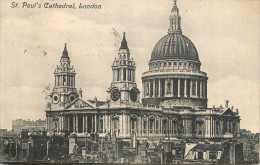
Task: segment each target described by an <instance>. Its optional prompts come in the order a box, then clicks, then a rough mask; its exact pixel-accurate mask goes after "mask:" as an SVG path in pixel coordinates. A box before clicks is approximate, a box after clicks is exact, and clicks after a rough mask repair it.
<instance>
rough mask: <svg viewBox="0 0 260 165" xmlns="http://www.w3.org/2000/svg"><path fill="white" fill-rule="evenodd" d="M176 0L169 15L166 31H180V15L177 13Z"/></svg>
mask: <svg viewBox="0 0 260 165" xmlns="http://www.w3.org/2000/svg"><path fill="white" fill-rule="evenodd" d="M176 2H177V0H174V5H173V7H172V11H171V16H170V27H169V29H168V33H181V17H180V15H179V9H178V7H177V3H176Z"/></svg>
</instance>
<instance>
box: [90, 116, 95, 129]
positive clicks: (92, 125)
mask: <svg viewBox="0 0 260 165" xmlns="http://www.w3.org/2000/svg"><path fill="white" fill-rule="evenodd" d="M91 120H92V124H91V127H92V128H91V133H94V132H95V130H94V129H95V126H94V115H91Z"/></svg>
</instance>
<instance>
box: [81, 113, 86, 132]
mask: <svg viewBox="0 0 260 165" xmlns="http://www.w3.org/2000/svg"><path fill="white" fill-rule="evenodd" d="M85 117H86V116H85V115H83V119H82V120H83V121H82V125H83V131H82V132H83V133H85V120H86V119H85Z"/></svg>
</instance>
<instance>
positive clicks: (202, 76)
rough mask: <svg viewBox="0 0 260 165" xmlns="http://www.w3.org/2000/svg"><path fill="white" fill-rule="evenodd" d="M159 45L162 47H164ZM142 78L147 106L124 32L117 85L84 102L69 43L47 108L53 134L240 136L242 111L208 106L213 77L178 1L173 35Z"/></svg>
mask: <svg viewBox="0 0 260 165" xmlns="http://www.w3.org/2000/svg"><path fill="white" fill-rule="evenodd" d="M158 43H159V44H158ZM158 43H157V44H156V46H155V48H154V50H153V53H152V56H151V60H150V62H149V71H148V72H145V73H143V75H142V91H143V93H142V103H140V102H139V100H140V91H139V89H138V87H137V84H136V82H135V70H136V65H135V62H134V60H133V58H131V57H130V50H129V48H128V45H127V41H126V37H125V34H124V37H123V40H122V43H121V47H120V49H119V52H118V58H115V60H114V62H113V63H112V71H113V75H112V82H111V86H110V87H109V88H108V90H107V96H108V97H107V100H106V101H103V102H102V101H98V100H97V98H95V99H94V100H84V99H83V98H82V91H81V90H79V91H77V89H76V88H75V74H76V73H75V70H74V69H73V68H72V67H70V58H69V56H68V52H67V47H66V45H65V48H64V51H63V55H62V57H61V61H60V66H58V67H57V69H56V70H55V73H54V75H55V86H54V88H53V92H52V93H51V94H50V102H49V103H48V106H47V108H46V118H47V130H48V131H49V133H53V132H56V133H58V134H66V133H74V134H77V136H78V137H80V136H82V137H84V136H89V135H90V134H91V133H98V134H99V137H105V136H106V135H107V134H110V133H115V134H116V136H117V137H118V138H123V139H131V137H132V136H133V135H135V136H136V137H137V139H138V138H146V139H147V140H148V141H149V140H158V141H159V140H160V139H161V140H162V139H165V138H168V139H175V138H177V139H190V138H195V139H203V138H204V139H211V140H212V139H213V140H219V139H231V138H233V137H236V136H237V135H238V134H239V128H240V117H239V114H238V110H237V111H234V110H233V108H230V107H229V106H228V102H227V103H226V106H225V107H222V106H220V107H218V108H215V107H213V108H208V107H207V79H208V77H207V74H206V73H205V72H202V71H201V70H200V66H201V63H200V61H199V57H198V53H197V50H196V48H195V46H194V44H193V43H192V42H191V41H190V40H189V39H188V38H187V37H185V36H183V35H182V31H181V26H180V16H179V10H178V8H177V5H176V2H175V4H174V6H173V9H172V13H171V16H170V28H169V31H168V35H166V36H165V37H163V38H162V39H161V40H160V41H159V42H158Z"/></svg>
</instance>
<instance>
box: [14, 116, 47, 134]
mask: <svg viewBox="0 0 260 165" xmlns="http://www.w3.org/2000/svg"><path fill="white" fill-rule="evenodd" d="M45 127H46V121H45V120H41V119H39V120H35V121H34V120H29V119H28V120H22V119H16V120H13V121H12V129H13V130H14V131H15V132H18V133H20V132H21V131H22V130H23V129H28V130H30V131H37V130H44V129H45Z"/></svg>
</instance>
